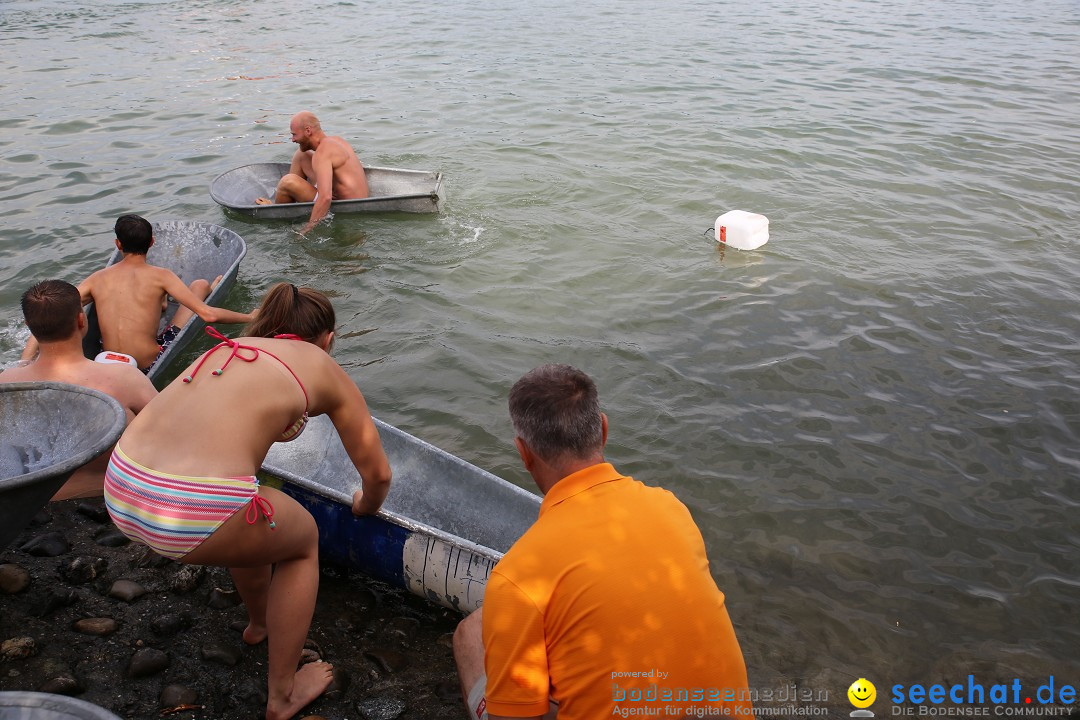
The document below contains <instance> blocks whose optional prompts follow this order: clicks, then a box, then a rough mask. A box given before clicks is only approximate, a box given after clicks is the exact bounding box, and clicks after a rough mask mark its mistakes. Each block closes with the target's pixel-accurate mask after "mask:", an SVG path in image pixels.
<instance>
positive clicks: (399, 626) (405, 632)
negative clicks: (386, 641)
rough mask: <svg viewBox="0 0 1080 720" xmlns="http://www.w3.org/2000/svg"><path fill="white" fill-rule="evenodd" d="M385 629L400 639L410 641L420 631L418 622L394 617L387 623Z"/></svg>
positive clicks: (408, 618) (409, 618)
mask: <svg viewBox="0 0 1080 720" xmlns="http://www.w3.org/2000/svg"><path fill="white" fill-rule="evenodd" d="M387 628H388V629H389V630H390V631H391V632H394V633H397V634H398V635H400V636H401V637H403V638H405V639H407V640H411V639H412V638H414V637H415V636H416V633H417V632H418V631H419V630H420V621H419V620H417V619H416V618H411V617H400V616H399V617H396V618H393V619H392V620H391V621H390V622H389V623H387Z"/></svg>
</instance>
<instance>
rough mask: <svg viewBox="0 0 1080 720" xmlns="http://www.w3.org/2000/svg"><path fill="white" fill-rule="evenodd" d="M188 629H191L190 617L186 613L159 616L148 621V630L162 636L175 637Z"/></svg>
mask: <svg viewBox="0 0 1080 720" xmlns="http://www.w3.org/2000/svg"><path fill="white" fill-rule="evenodd" d="M189 627H191V615H190V614H188V613H186V612H184V613H179V614H177V613H170V614H168V615H159V616H158V617H156V618H154V619H153V620H151V621H150V629H151V630H153V631H154V632H155V633H157V634H158V635H163V636H169V635H175V634H176V633H178V632H180V631H181V630H187V629H188V628H189Z"/></svg>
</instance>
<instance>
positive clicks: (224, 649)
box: [202, 643, 243, 665]
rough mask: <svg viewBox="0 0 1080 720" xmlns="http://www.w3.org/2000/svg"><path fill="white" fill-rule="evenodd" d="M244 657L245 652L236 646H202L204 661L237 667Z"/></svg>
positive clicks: (212, 644)
mask: <svg viewBox="0 0 1080 720" xmlns="http://www.w3.org/2000/svg"><path fill="white" fill-rule="evenodd" d="M241 657H243V651H241V650H240V648H238V647H237V646H235V645H223V644H220V643H207V644H206V645H203V646H202V659H203V660H208V661H210V662H218V663H221V664H222V665H236V664H237V663H238V662H240V658H241Z"/></svg>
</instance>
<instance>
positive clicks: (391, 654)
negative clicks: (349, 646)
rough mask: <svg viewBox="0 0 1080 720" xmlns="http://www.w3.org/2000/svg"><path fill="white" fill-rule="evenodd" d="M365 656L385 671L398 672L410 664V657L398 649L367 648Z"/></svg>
mask: <svg viewBox="0 0 1080 720" xmlns="http://www.w3.org/2000/svg"><path fill="white" fill-rule="evenodd" d="M364 657H366V658H367V659H368V660H371V661H372V662H374V663H375V664H376V665H378V666H379V667H380V668H382V670H383V672H388V673H392V672H397V671H398V670H401V669H403V668H404V667H405V666H406V665H408V664H409V659H408V658H406V657H405V656H404V655H402V654H401V653H399V652H398V651H397V650H391V649H390V648H379V649H377V650H365V651H364Z"/></svg>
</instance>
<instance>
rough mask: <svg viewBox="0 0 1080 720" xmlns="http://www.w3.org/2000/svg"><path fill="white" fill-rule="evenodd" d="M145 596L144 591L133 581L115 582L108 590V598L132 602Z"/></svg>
mask: <svg viewBox="0 0 1080 720" xmlns="http://www.w3.org/2000/svg"><path fill="white" fill-rule="evenodd" d="M145 594H146V589H145V588H144V587H143V586H142V585H140V584H139V583H137V582H134V581H133V580H117V581H116V582H114V583H113V584H112V587H111V588H109V597H111V598H116V599H117V600H123V601H124V602H128V603H129V602H132V601H134V600H137V599H139V598H140V597H142V596H143V595H145Z"/></svg>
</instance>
